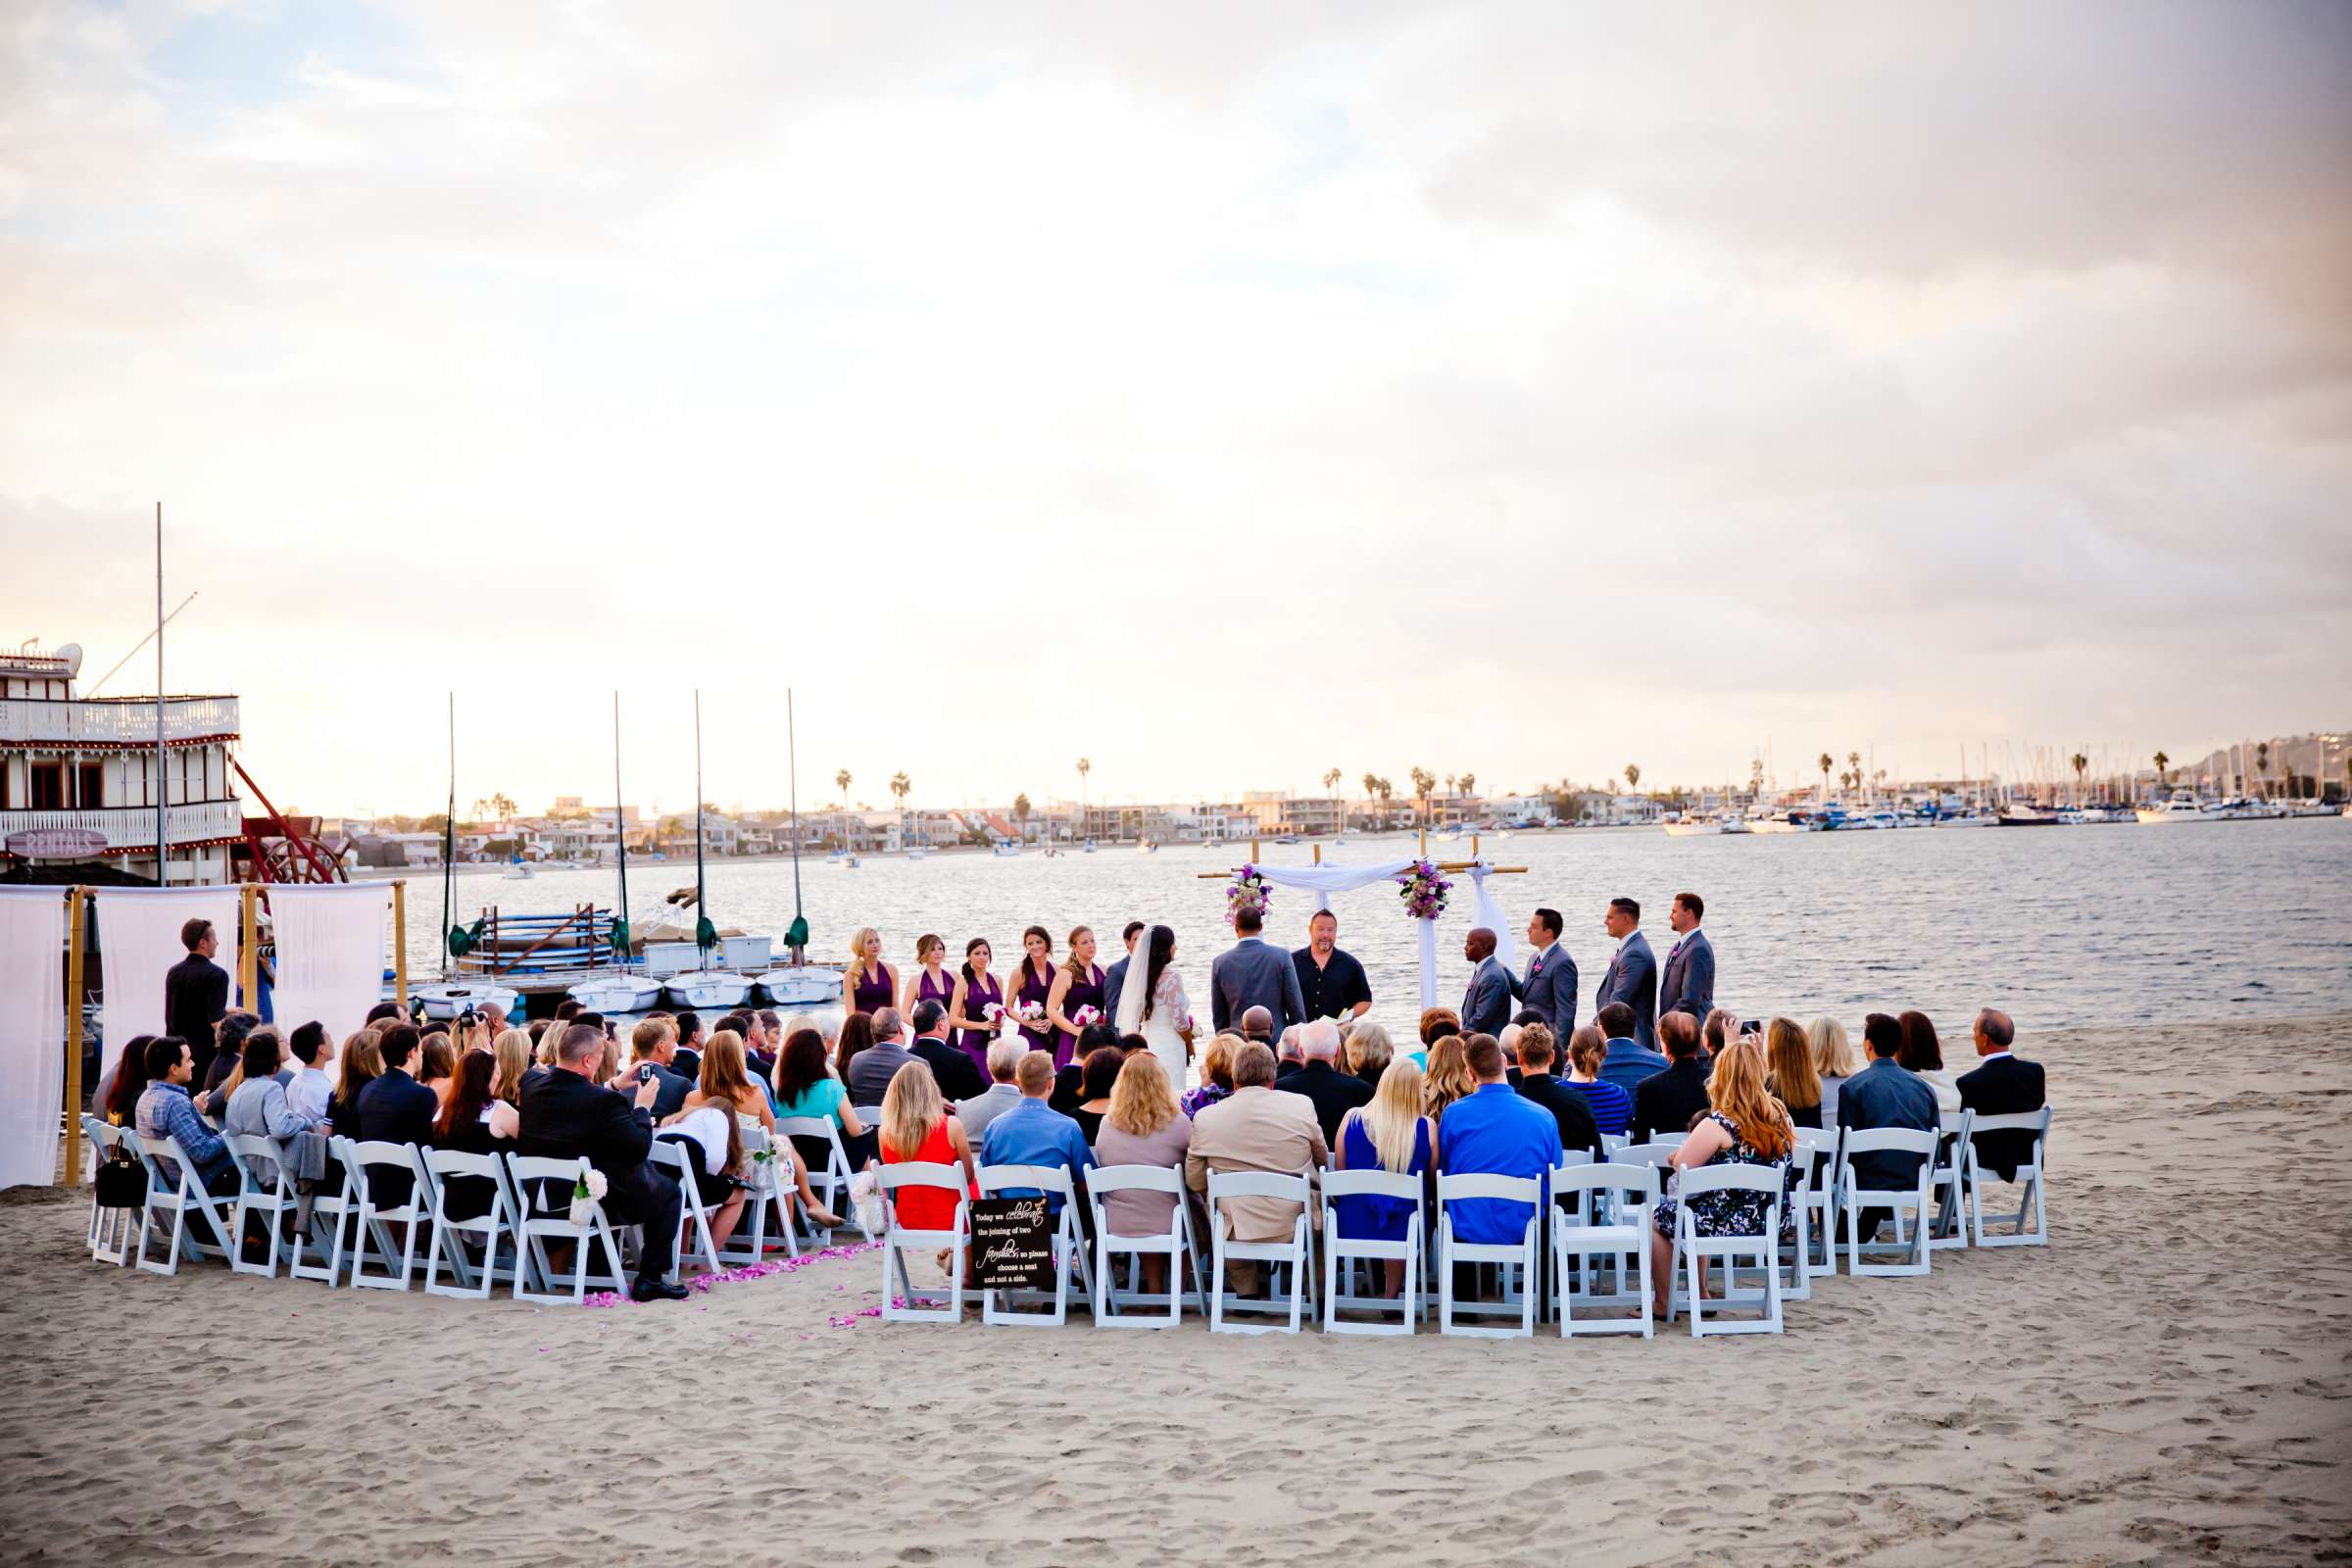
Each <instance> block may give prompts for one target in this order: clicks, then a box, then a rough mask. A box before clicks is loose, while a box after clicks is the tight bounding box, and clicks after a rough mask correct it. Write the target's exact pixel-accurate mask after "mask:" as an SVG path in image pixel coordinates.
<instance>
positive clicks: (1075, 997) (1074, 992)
mask: <svg viewBox="0 0 2352 1568" xmlns="http://www.w3.org/2000/svg"><path fill="white" fill-rule="evenodd" d="M1082 1007H1092V1008H1094V1009H1095V1011H1096V1013H1097V1014H1098V1015H1099V1019H1100V1018H1107V1017H1108V1016H1109V1014H1108V1012H1106V1011H1105V1010H1104V1008H1103V966H1102V965H1101V964H1099V963H1097V962H1095V933H1094V931H1093V929H1092V928H1091V927H1088V926H1083V925H1082V926H1080V927H1078V928H1077V929H1076V930H1074V931H1072V932H1071V933H1070V956H1069V958H1068V959H1067V960H1066V961H1065V962H1064V963H1063V964H1062V966H1061V969H1060V972H1059V973H1057V974H1055V975H1054V994H1053V995H1052V996H1051V997H1050V998H1049V999H1047V1002H1046V1015H1047V1017H1048V1018H1049V1019H1050V1020H1051V1021H1052V1022H1053V1025H1054V1028H1055V1029H1056V1030H1057V1031H1059V1038H1058V1039H1057V1041H1056V1043H1055V1045H1054V1066H1055V1067H1056V1068H1061V1067H1067V1066H1068V1065H1069V1064H1070V1058H1071V1057H1073V1056H1075V1055H1076V1054H1078V1030H1079V1028H1080V1025H1079V1024H1078V1022H1077V1016H1076V1015H1077V1013H1078V1010H1079V1009H1080V1008H1082Z"/></svg>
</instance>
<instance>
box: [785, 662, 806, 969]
mask: <svg viewBox="0 0 2352 1568" xmlns="http://www.w3.org/2000/svg"><path fill="white" fill-rule="evenodd" d="M784 764H785V774H786V788H787V790H788V791H789V794H788V795H787V799H788V800H789V801H790V803H791V809H792V925H791V927H790V928H789V929H788V930H786V931H785V933H784V946H785V947H786V948H788V949H790V950H791V952H792V961H793V965H794V967H796V968H797V967H799V966H800V965H801V964H802V963H804V962H806V961H807V950H808V947H809V921H808V918H807V917H806V916H805V915H803V914H802V913H801V748H800V739H799V737H798V736H797V735H796V734H795V732H794V726H793V721H792V688H791V687H789V686H787V687H785V688H784Z"/></svg>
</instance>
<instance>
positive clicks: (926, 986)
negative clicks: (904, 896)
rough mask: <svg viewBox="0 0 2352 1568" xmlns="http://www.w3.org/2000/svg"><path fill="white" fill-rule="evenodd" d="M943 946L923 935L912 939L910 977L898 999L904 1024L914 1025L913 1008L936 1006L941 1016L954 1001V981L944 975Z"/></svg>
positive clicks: (929, 934)
mask: <svg viewBox="0 0 2352 1568" xmlns="http://www.w3.org/2000/svg"><path fill="white" fill-rule="evenodd" d="M947 956H948V945H947V943H946V942H945V941H944V940H943V939H941V938H939V937H936V936H933V935H932V934H931V933H930V932H928V931H926V932H924V933H923V934H922V935H921V936H919V937H916V938H915V939H914V961H915V964H916V966H917V967H916V968H915V971H914V977H913V978H912V979H910V980H908V981H907V994H906V995H905V996H903V997H901V998H900V999H899V1010H900V1011H901V1012H903V1013H905V1014H906V1015H907V1022H908V1023H910V1024H911V1023H912V1022H913V1021H914V1005H915V1004H916V1003H918V1002H936V1003H938V1004H939V1010H940V1012H941V1014H942V1015H943V1016H944V1015H945V1014H946V1012H947V1010H948V1004H949V1003H951V1002H953V1001H955V1000H956V977H955V976H954V975H952V974H950V973H948V971H947V967H946V962H947Z"/></svg>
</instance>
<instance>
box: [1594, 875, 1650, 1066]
mask: <svg viewBox="0 0 2352 1568" xmlns="http://www.w3.org/2000/svg"><path fill="white" fill-rule="evenodd" d="M1600 928H1601V929H1602V930H1603V931H1606V932H1607V933H1608V934H1609V935H1610V936H1612V937H1615V938H1616V939H1617V952H1616V954H1615V955H1614V956H1611V957H1610V959H1609V968H1608V972H1607V973H1606V974H1603V975H1602V976H1601V977H1600V989H1599V990H1597V991H1595V992H1594V993H1593V1007H1594V1008H1595V1009H1598V1008H1601V1007H1605V1006H1607V1005H1609V1004H1610V1003H1612V1002H1622V1003H1624V1004H1625V1005H1627V1006H1629V1007H1631V1008H1633V1009H1634V1044H1636V1045H1638V1046H1640V1047H1641V1048H1642V1050H1644V1051H1655V1050H1657V1049H1658V1031H1657V1014H1658V959H1657V956H1656V955H1655V954H1653V953H1651V952H1650V951H1649V939H1648V938H1647V937H1645V936H1643V935H1642V906H1641V905H1639V904H1636V903H1635V902H1634V901H1633V900H1632V899H1611V900H1610V901H1609V912H1608V913H1607V914H1605V915H1603V916H1601V921H1600Z"/></svg>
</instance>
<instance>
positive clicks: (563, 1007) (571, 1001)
mask: <svg viewBox="0 0 2352 1568" xmlns="http://www.w3.org/2000/svg"><path fill="white" fill-rule="evenodd" d="M586 1010H587V1009H586V1007H585V1005H583V1004H582V1003H581V1001H580V999H579V998H577V997H565V998H564V1000H563V1001H562V1002H559V1003H557V1004H556V1022H557V1023H558V1024H568V1023H570V1022H571V1021H572V1020H573V1019H575V1018H577V1017H578V1016H579V1015H580V1014H581V1013H582V1012H584V1011H586ZM556 1044H557V1045H558V1046H562V1045H563V1044H564V1031H563V1030H562V1029H561V1028H559V1029H558V1030H557V1031H556Z"/></svg>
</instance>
